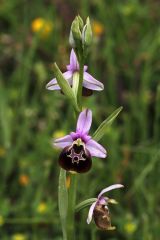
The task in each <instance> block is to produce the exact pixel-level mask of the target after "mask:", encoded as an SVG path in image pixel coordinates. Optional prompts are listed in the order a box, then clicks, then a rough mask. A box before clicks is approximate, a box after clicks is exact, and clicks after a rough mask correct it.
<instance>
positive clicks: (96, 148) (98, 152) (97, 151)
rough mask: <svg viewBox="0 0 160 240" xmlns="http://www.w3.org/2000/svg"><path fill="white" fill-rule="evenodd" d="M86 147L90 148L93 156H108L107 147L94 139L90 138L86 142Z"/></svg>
mask: <svg viewBox="0 0 160 240" xmlns="http://www.w3.org/2000/svg"><path fill="white" fill-rule="evenodd" d="M86 148H87V149H88V150H89V152H90V154H91V156H93V157H99V158H105V157H106V156H107V152H106V149H105V148H104V147H102V145H101V144H99V143H97V142H96V141H95V140H93V139H90V140H89V141H88V142H87V143H86Z"/></svg>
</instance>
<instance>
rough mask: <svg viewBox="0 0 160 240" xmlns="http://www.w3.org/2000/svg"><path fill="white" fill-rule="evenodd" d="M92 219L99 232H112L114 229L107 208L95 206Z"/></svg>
mask: <svg viewBox="0 0 160 240" xmlns="http://www.w3.org/2000/svg"><path fill="white" fill-rule="evenodd" d="M93 218H94V221H95V224H96V225H97V227H98V228H100V229H101V230H114V229H115V227H113V226H111V218H110V213H109V210H108V208H107V207H106V206H105V205H101V204H97V205H96V207H95V209H94V212H93Z"/></svg>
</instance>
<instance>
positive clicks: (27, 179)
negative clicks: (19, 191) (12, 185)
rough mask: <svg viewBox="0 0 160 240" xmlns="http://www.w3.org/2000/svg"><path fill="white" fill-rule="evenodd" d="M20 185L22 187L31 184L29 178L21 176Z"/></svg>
mask: <svg viewBox="0 0 160 240" xmlns="http://www.w3.org/2000/svg"><path fill="white" fill-rule="evenodd" d="M19 183H20V185H22V186H27V185H28V183H29V177H28V176H27V175H25V174H22V175H20V176H19Z"/></svg>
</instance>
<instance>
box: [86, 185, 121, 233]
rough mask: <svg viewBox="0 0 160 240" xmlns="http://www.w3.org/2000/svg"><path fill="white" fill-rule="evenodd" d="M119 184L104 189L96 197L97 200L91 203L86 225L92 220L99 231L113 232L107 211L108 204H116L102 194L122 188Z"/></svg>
mask: <svg viewBox="0 0 160 240" xmlns="http://www.w3.org/2000/svg"><path fill="white" fill-rule="evenodd" d="M122 187H123V185H121V184H114V185H111V186H109V187H107V188H104V189H103V190H102V191H101V192H100V193H99V195H98V197H97V200H96V201H95V202H93V203H92V205H91V207H90V209H89V212H88V218H87V223H88V224H90V222H91V221H92V218H93V219H94V221H95V224H96V226H97V227H98V228H100V229H101V230H114V229H115V227H114V226H112V225H111V217H110V213H109V209H108V204H109V203H117V202H116V201H115V200H114V199H109V198H107V197H104V196H103V194H104V193H106V192H109V191H111V190H113V189H117V188H122Z"/></svg>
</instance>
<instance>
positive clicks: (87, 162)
mask: <svg viewBox="0 0 160 240" xmlns="http://www.w3.org/2000/svg"><path fill="white" fill-rule="evenodd" d="M59 164H60V166H61V167H62V168H64V169H65V170H66V171H71V172H77V173H85V172H88V171H89V170H90V168H91V166H92V159H91V155H90V153H89V151H88V150H87V149H85V148H84V146H83V145H80V146H78V145H77V144H73V146H69V147H65V148H64V149H63V151H62V152H61V154H60V156H59Z"/></svg>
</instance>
